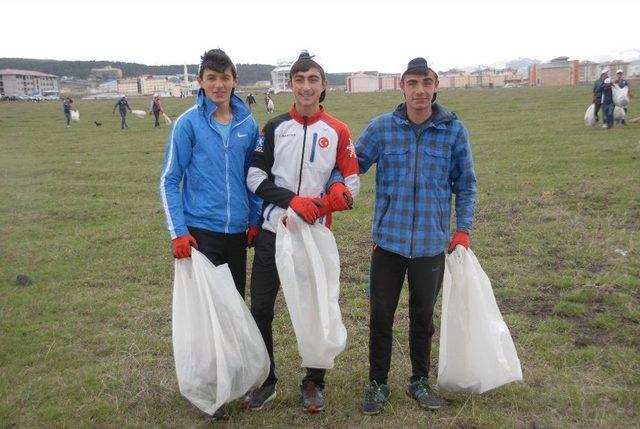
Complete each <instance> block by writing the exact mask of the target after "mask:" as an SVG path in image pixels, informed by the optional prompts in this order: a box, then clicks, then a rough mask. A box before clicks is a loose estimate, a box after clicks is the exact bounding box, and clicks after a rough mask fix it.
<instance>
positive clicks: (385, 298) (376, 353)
mask: <svg viewBox="0 0 640 429" xmlns="http://www.w3.org/2000/svg"><path fill="white" fill-rule="evenodd" d="M407 271H408V272H409V351H410V355H411V367H412V376H411V379H412V381H413V380H417V379H419V378H421V377H427V378H428V377H429V366H430V361H431V337H432V336H433V333H434V332H435V329H434V327H433V308H434V306H435V301H436V298H437V296H438V292H439V291H440V286H441V285H442V279H443V278H444V253H441V254H439V255H436V256H431V257H424V258H413V259H410V258H405V257H404V256H401V255H399V254H397V253H393V252H389V251H386V250H384V249H382V248H380V247H378V246H376V247H375V248H374V250H373V254H372V256H371V274H370V276H371V278H370V282H371V284H370V286H371V298H370V300H371V302H370V319H369V380H370V381H376V382H377V383H378V384H386V383H387V375H388V374H389V369H390V367H391V344H392V340H393V319H394V316H395V312H396V308H397V307H398V300H399V298H400V291H401V290H402V284H403V283H404V278H405V275H406V273H407Z"/></svg>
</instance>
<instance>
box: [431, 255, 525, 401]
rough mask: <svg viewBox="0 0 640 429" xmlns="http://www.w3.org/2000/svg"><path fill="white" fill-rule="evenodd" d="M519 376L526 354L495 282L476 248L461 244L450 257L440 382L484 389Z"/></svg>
mask: <svg viewBox="0 0 640 429" xmlns="http://www.w3.org/2000/svg"><path fill="white" fill-rule="evenodd" d="M518 380H522V370H521V368H520V360H519V359H518V355H517V353H516V348H515V346H514V344H513V340H512V339H511V335H510V334H509V328H507V325H506V324H505V323H504V320H503V319H502V315H501V314H500V310H499V309H498V305H497V304H496V300H495V298H494V296H493V290H492V288H491V282H490V281H489V278H488V277H487V275H486V274H485V272H484V271H483V270H482V267H480V264H479V263H478V260H477V259H476V257H475V255H474V254H473V252H472V251H471V250H466V249H464V247H462V246H456V250H455V251H454V252H453V253H451V254H449V255H447V257H446V269H445V276H444V285H443V296H442V321H441V325H440V354H439V362H438V386H439V388H440V390H442V391H447V392H455V393H483V392H486V391H488V390H491V389H494V388H496V387H498V386H502V385H503V384H507V383H511V382H512V381H518Z"/></svg>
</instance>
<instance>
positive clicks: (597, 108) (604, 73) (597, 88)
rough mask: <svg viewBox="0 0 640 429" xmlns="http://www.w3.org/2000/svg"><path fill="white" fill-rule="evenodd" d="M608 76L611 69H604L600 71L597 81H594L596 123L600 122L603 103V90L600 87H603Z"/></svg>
mask: <svg viewBox="0 0 640 429" xmlns="http://www.w3.org/2000/svg"><path fill="white" fill-rule="evenodd" d="M608 77H609V70H608V69H604V70H602V71H601V72H600V77H599V78H598V79H596V81H595V82H594V83H593V101H592V103H594V104H595V105H596V106H595V111H594V114H595V115H596V123H598V121H599V120H600V118H598V112H600V106H601V104H602V92H600V88H601V87H602V84H603V83H604V80H605V79H606V78H608ZM602 116H603V122H604V113H603V114H602Z"/></svg>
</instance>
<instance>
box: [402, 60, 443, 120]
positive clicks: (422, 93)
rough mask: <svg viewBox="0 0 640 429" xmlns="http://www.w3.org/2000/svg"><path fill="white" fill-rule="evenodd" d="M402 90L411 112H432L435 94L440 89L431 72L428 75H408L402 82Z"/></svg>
mask: <svg viewBox="0 0 640 429" xmlns="http://www.w3.org/2000/svg"><path fill="white" fill-rule="evenodd" d="M400 88H401V89H402V92H403V93H404V98H405V99H406V100H407V110H408V111H409V112H411V111H415V112H422V111H430V110H431V100H432V98H433V94H434V93H435V92H436V90H437V89H438V80H437V78H436V76H435V73H433V72H432V71H431V70H429V71H427V74H426V75H423V74H412V73H407V74H406V75H405V76H404V78H403V79H402V81H400Z"/></svg>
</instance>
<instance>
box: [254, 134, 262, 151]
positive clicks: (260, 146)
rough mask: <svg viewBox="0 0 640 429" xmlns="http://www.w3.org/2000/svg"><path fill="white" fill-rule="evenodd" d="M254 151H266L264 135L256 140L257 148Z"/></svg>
mask: <svg viewBox="0 0 640 429" xmlns="http://www.w3.org/2000/svg"><path fill="white" fill-rule="evenodd" d="M254 152H264V136H263V135H261V136H260V137H258V141H257V142H256V148H255V149H254Z"/></svg>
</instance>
